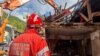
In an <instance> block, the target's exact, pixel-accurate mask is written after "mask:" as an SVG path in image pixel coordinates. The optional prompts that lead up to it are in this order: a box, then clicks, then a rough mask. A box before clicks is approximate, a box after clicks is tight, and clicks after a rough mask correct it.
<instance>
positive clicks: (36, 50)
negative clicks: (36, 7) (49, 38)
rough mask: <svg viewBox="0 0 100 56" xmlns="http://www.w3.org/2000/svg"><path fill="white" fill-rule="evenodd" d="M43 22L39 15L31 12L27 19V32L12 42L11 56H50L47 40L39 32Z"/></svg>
mask: <svg viewBox="0 0 100 56" xmlns="http://www.w3.org/2000/svg"><path fill="white" fill-rule="evenodd" d="M42 23H43V22H42V20H41V18H40V17H39V16H38V15H36V14H34V13H33V14H31V15H30V16H29V18H28V20H27V28H26V31H25V33H23V34H21V35H20V36H18V37H17V38H16V39H14V40H13V42H12V43H11V45H10V49H9V56H50V51H49V48H48V45H47V42H46V40H45V39H43V38H42V37H41V36H40V35H39V34H38V31H39V30H41V27H42Z"/></svg>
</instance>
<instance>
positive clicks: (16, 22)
mask: <svg viewBox="0 0 100 56" xmlns="http://www.w3.org/2000/svg"><path fill="white" fill-rule="evenodd" d="M2 18H3V19H5V18H7V14H6V13H5V12H4V13H3V17H2ZM8 19H9V23H8V24H10V25H12V26H13V27H16V28H17V31H18V32H20V33H23V32H24V30H25V27H26V24H25V22H23V21H21V20H20V19H19V18H18V17H15V16H10V17H9V18H8Z"/></svg>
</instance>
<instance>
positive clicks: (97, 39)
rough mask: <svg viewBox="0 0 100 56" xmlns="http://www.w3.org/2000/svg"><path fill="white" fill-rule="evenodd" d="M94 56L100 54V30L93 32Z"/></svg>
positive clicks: (99, 55)
mask: <svg viewBox="0 0 100 56" xmlns="http://www.w3.org/2000/svg"><path fill="white" fill-rule="evenodd" d="M91 45H92V56H100V30H97V31H95V32H93V33H91Z"/></svg>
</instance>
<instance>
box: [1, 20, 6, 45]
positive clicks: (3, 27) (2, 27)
mask: <svg viewBox="0 0 100 56" xmlns="http://www.w3.org/2000/svg"><path fill="white" fill-rule="evenodd" d="M7 23H8V19H5V20H4V21H3V23H2V25H1V27H0V43H3V39H4V31H5V28H6V25H7Z"/></svg>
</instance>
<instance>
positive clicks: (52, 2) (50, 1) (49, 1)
mask: <svg viewBox="0 0 100 56" xmlns="http://www.w3.org/2000/svg"><path fill="white" fill-rule="evenodd" d="M45 1H46V2H47V3H48V4H49V5H51V6H52V7H53V8H54V9H57V8H58V7H59V6H58V5H57V4H56V3H55V2H54V0H45Z"/></svg>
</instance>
